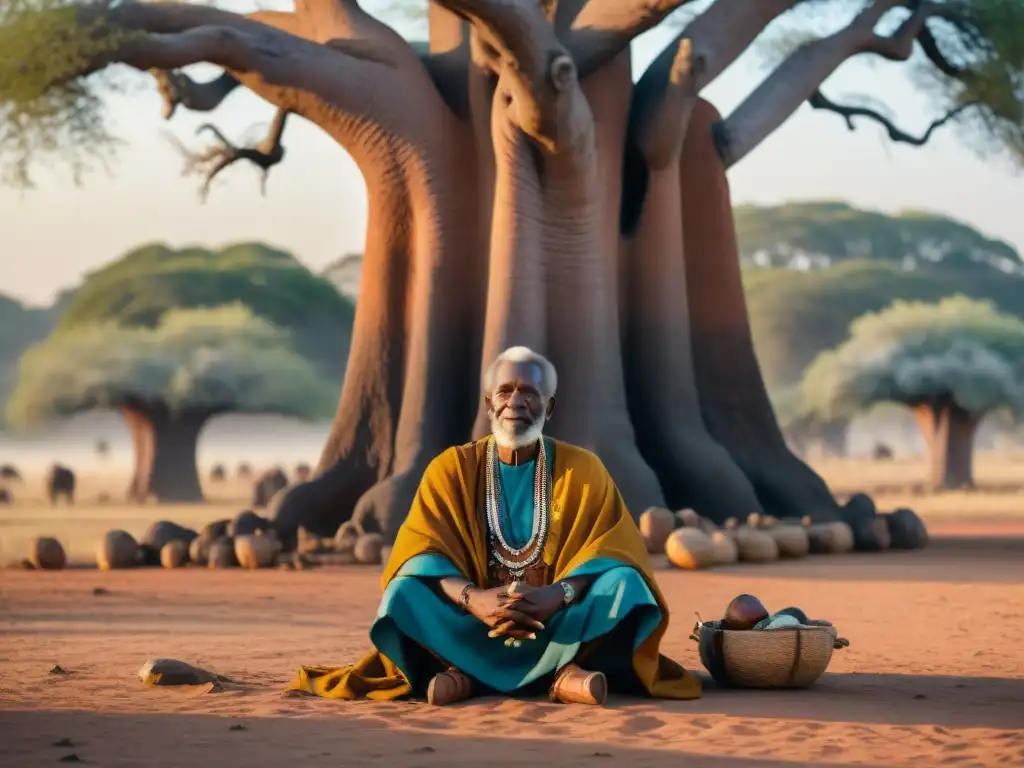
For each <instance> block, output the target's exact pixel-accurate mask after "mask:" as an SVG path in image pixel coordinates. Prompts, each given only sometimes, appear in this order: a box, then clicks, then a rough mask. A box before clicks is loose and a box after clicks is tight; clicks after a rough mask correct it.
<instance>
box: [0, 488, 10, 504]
mask: <svg viewBox="0 0 1024 768" xmlns="http://www.w3.org/2000/svg"><path fill="white" fill-rule="evenodd" d="M10 503H11V492H10V491H8V490H7V489H6V488H0V504H10Z"/></svg>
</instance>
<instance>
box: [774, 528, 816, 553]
mask: <svg viewBox="0 0 1024 768" xmlns="http://www.w3.org/2000/svg"><path fill="white" fill-rule="evenodd" d="M765 533H767V534H768V535H769V536H771V537H772V538H773V539H774V540H775V546H777V547H778V548H779V557H806V556H807V553H808V552H809V551H810V549H811V543H810V540H809V539H808V538H807V530H806V529H805V528H804V527H803V526H801V525H776V526H773V527H771V528H766V529H765Z"/></svg>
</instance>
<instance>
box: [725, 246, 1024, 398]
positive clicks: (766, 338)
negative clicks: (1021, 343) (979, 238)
mask: <svg viewBox="0 0 1024 768" xmlns="http://www.w3.org/2000/svg"><path fill="white" fill-rule="evenodd" d="M743 285H744V289H745V294H746V299H747V307H748V310H749V312H750V327H751V331H752V333H753V337H754V344H755V346H756V348H757V358H758V361H759V362H760V363H761V370H762V372H763V373H764V379H765V384H766V385H767V386H768V389H769V391H775V390H779V389H782V388H787V387H791V386H795V385H797V384H799V382H800V379H801V377H802V376H803V373H804V371H805V370H806V368H807V366H808V365H810V363H811V361H813V360H814V358H815V357H817V356H818V354H819V353H821V352H824V351H825V350H828V349H832V348H833V347H835V346H837V345H839V344H841V343H842V342H843V340H844V339H845V338H846V337H847V334H848V333H849V330H850V323H852V322H853V321H854V320H856V319H857V318H858V317H860V316H861V315H864V314H867V313H868V312H880V311H882V310H883V309H885V308H887V307H889V306H891V305H892V303H893V302H894V301H898V300H904V301H924V302H936V301H941V300H942V299H943V298H945V297H947V296H951V295H953V294H957V293H959V294H964V295H966V296H968V297H970V298H972V299H976V300H979V301H991V302H992V303H993V304H994V305H995V307H996V308H997V309H998V310H999V311H1001V312H1006V313H1009V314H1013V315H1018V316H1021V317H1024V277H1017V276H1014V275H1008V274H1005V273H1003V272H1001V271H999V270H996V269H993V268H991V267H990V266H988V265H985V264H977V265H976V266H975V268H974V269H971V270H967V269H965V268H954V267H952V266H950V265H946V264H928V265H921V266H920V267H919V268H917V269H913V270H905V269H904V268H903V267H902V266H901V265H900V264H899V263H896V262H893V261H890V262H883V261H850V262H846V263H844V264H839V265H837V266H833V267H829V268H828V269H815V270H811V271H808V272H801V271H797V270H792V269H754V268H748V269H745V270H744V273H743Z"/></svg>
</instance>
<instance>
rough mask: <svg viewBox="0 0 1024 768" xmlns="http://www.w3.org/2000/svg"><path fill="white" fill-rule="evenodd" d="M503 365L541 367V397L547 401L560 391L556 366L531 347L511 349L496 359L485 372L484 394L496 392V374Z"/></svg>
mask: <svg viewBox="0 0 1024 768" xmlns="http://www.w3.org/2000/svg"><path fill="white" fill-rule="evenodd" d="M502 363H533V364H534V365H537V366H539V367H540V370H541V392H540V393H541V395H543V396H544V398H545V399H547V398H551V397H554V396H555V392H556V391H557V390H558V371H556V370H555V366H554V365H553V364H552V362H551V361H550V360H548V359H547V358H546V357H544V355H542V354H540V353H539V352H534V351H533V350H532V349H530V348H529V347H509V348H508V349H506V350H505V351H504V352H502V353H501V354H500V355H498V356H497V357H496V358H494V362H493V363H491V364H490V365H489V366H487V370H486V371H485V372H484V380H483V385H484V392H486V393H487V394H493V392H494V387H495V381H494V374H495V372H496V371H497V370H498V366H499V365H501V364H502Z"/></svg>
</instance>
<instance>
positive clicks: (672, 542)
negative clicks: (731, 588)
mask: <svg viewBox="0 0 1024 768" xmlns="http://www.w3.org/2000/svg"><path fill="white" fill-rule="evenodd" d="M665 554H666V555H668V561H669V562H670V563H672V565H674V566H675V567H676V568H684V569H686V570H690V571H696V570H699V569H701V568H710V567H711V566H712V565H714V564H715V543H714V541H712V540H711V537H710V536H708V535H707V534H706V533H704V531H702V530H700V529H698V528H678V529H677V530H675V531H673V532H672V533H671V534H670V535H669V537H668V540H667V541H666V542H665Z"/></svg>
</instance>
